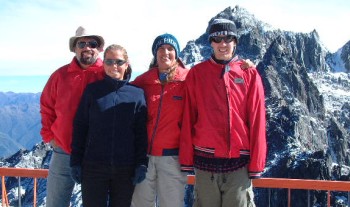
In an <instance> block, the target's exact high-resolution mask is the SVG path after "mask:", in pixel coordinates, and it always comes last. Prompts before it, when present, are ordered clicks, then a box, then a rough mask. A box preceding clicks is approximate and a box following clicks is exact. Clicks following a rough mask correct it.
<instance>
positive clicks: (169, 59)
mask: <svg viewBox="0 0 350 207" xmlns="http://www.w3.org/2000/svg"><path fill="white" fill-rule="evenodd" d="M157 63H158V68H159V72H166V71H167V70H168V69H169V68H170V67H171V66H173V65H174V64H175V63H176V51H175V49H174V48H173V46H171V45H169V44H164V45H162V46H160V47H159V48H158V50H157Z"/></svg>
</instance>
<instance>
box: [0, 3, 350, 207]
mask: <svg viewBox="0 0 350 207" xmlns="http://www.w3.org/2000/svg"><path fill="white" fill-rule="evenodd" d="M216 17H222V18H227V19H230V20H232V21H234V22H235V23H236V25H237V28H238V33H239V43H238V47H237V54H238V55H239V56H240V57H241V58H249V59H251V60H252V61H253V62H255V63H256V65H257V69H258V71H259V73H260V75H261V76H262V79H263V83H264V87H265V94H266V106H267V138H268V160H267V168H266V171H265V173H264V176H265V177H277V178H301V179H325V180H349V178H350V175H349V172H350V159H349V158H350V156H349V152H350V145H349V144H350V143H349V138H350V136H349V134H350V41H349V42H348V43H347V44H345V45H344V46H343V47H342V48H340V49H339V50H338V51H337V52H336V53H334V54H333V53H330V52H329V51H328V49H327V48H325V47H324V45H323V44H322V41H321V40H320V38H319V36H318V33H317V31H315V30H314V31H310V33H295V32H292V31H281V30H279V29H276V28H272V27H271V26H269V25H268V24H267V23H264V22H261V21H259V20H257V19H256V18H255V17H254V15H252V14H250V13H249V12H247V11H246V10H245V9H243V8H240V7H238V6H236V7H234V8H231V7H228V8H226V9H224V10H223V11H222V12H220V13H219V14H218V15H217V16H216ZM213 18H214V17H213ZM208 21H209V22H208V24H209V23H210V22H211V21H212V19H211V20H208ZM335 36H336V34H335ZM210 54H211V48H210V45H209V42H208V36H207V35H206V34H203V35H202V36H200V37H198V39H196V40H191V41H189V42H188V43H187V45H186V47H185V48H184V50H183V51H182V54H181V57H182V59H183V60H184V62H185V63H186V64H187V65H189V66H191V65H193V64H196V63H198V62H200V61H203V60H205V59H207V58H208V57H209V56H210ZM37 115H38V116H39V114H37ZM29 121H30V120H29ZM0 132H1V131H0ZM37 133H39V132H37ZM0 136H1V135H0ZM49 156H50V152H49V148H48V147H47V146H46V145H44V144H42V143H41V144H38V145H36V146H35V147H34V148H33V149H32V150H30V151H20V152H18V153H17V154H15V155H14V156H12V157H9V158H8V159H6V160H2V161H1V162H0V165H2V166H17V167H19V166H28V167H29V166H32V165H31V164H32V163H36V166H35V167H39V168H47V166H48V160H49ZM33 157H36V158H35V160H36V162H33V161H32V160H33V159H34V158H33ZM12 179H15V178H12ZM41 182H42V183H41V187H40V188H39V189H40V199H39V204H40V205H42V206H43V205H44V200H45V199H44V197H45V194H46V192H45V188H44V186H45V183H46V181H45V180H43V181H41ZM11 183H13V185H12V186H11V187H8V190H9V189H11V190H12V191H11V192H13V196H12V197H13V199H12V202H13V203H15V202H16V200H17V199H18V196H17V197H16V193H15V192H16V190H15V189H16V185H17V183H16V182H15V181H13V182H11ZM22 188H23V189H24V191H25V192H30V191H31V187H30V185H29V186H22ZM255 191H256V201H257V203H258V206H259V207H261V206H268V204H270V206H272V207H274V206H276V207H279V206H286V203H287V191H285V190H271V191H270V192H268V191H267V190H266V189H255ZM28 194H29V193H28ZM74 195H75V196H74V197H73V198H72V202H73V205H72V206H80V192H79V189H76V191H75V194H74ZM268 195H270V196H271V197H270V198H269V196H268ZM310 196H311V205H312V206H326V201H327V195H326V192H323V191H311V192H310ZM342 196H343V194H342V192H332V200H331V202H332V205H333V206H344V205H343V204H341V203H342V202H344V199H343V197H342ZM345 197H346V196H345ZM268 199H269V200H268ZM24 200H25V202H26V201H28V202H27V203H28V206H30V205H31V204H29V203H30V198H29V197H28V198H26V199H24V198H23V197H22V204H23V201H24ZM306 201H307V193H306V192H304V191H293V192H292V203H293V206H306V203H305V202H306Z"/></svg>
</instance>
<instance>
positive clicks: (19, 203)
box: [18, 177, 22, 207]
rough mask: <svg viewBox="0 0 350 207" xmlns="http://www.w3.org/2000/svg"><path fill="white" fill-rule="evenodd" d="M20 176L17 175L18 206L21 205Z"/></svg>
mask: <svg viewBox="0 0 350 207" xmlns="http://www.w3.org/2000/svg"><path fill="white" fill-rule="evenodd" d="M21 198H22V192H21V177H18V207H21V206H22V199H21Z"/></svg>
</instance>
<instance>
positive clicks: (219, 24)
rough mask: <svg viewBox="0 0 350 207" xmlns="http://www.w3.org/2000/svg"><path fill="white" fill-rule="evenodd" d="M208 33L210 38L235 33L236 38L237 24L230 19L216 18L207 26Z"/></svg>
mask: <svg viewBox="0 0 350 207" xmlns="http://www.w3.org/2000/svg"><path fill="white" fill-rule="evenodd" d="M207 34H208V35H209V38H210V37H215V36H219V35H233V36H235V37H236V40H237V39H238V35H237V28H236V25H235V23H234V22H233V21H231V20H228V19H214V20H213V21H212V23H211V24H210V25H209V26H208V28H207Z"/></svg>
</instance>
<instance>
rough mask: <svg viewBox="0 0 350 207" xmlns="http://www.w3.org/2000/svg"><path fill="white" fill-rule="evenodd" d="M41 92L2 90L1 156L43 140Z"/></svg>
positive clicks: (0, 106)
mask: <svg viewBox="0 0 350 207" xmlns="http://www.w3.org/2000/svg"><path fill="white" fill-rule="evenodd" d="M40 94H41V93H13V92H6V93H4V92H0V120H1V121H0V139H1V142H0V149H3V150H0V157H5V156H8V155H11V154H14V153H15V152H17V151H18V150H19V149H32V147H33V146H34V145H35V144H37V143H38V142H40V141H41V137H40V134H39V131H40V128H41V121H40V113H39V110H40V109H39V108H40V107H39V99H40Z"/></svg>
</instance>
